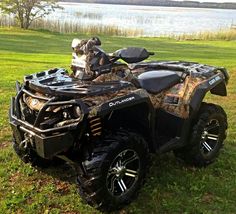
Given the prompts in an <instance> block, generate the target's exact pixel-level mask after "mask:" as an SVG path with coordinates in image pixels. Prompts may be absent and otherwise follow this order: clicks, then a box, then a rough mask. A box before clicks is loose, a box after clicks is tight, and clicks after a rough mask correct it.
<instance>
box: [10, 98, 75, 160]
mask: <svg viewBox="0 0 236 214" xmlns="http://www.w3.org/2000/svg"><path fill="white" fill-rule="evenodd" d="M14 106H15V98H12V100H11V105H10V111H9V120H10V125H11V128H12V131H13V136H14V138H15V140H16V143H18V144H21V142H22V141H24V140H25V138H26V137H27V138H28V139H30V143H31V148H32V149H34V150H35V151H36V152H37V154H38V155H39V156H41V157H43V158H52V157H53V156H55V155H56V154H58V153H60V152H63V151H66V150H68V148H70V147H71V146H72V145H73V142H74V137H73V135H72V134H71V132H70V130H73V129H75V128H76V127H75V126H69V125H68V126H64V127H60V128H50V129H40V128H38V127H35V126H33V125H31V124H29V123H28V122H26V121H23V120H21V119H20V118H19V117H17V116H16V113H15V108H14Z"/></svg>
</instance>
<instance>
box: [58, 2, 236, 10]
mask: <svg viewBox="0 0 236 214" xmlns="http://www.w3.org/2000/svg"><path fill="white" fill-rule="evenodd" d="M61 1H63V2H77V3H104V4H125V5H126V4H127V5H147V6H167V7H195V8H218V9H236V3H230V2H225V3H214V2H198V1H170V0H145V1H143V0H61ZM226 1H227V0H226Z"/></svg>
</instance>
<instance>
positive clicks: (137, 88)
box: [10, 38, 229, 210]
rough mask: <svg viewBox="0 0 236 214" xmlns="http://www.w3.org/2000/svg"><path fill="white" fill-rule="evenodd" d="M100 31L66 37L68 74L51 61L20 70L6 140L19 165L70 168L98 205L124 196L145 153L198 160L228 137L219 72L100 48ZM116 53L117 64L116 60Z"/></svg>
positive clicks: (142, 169) (141, 171) (224, 77)
mask: <svg viewBox="0 0 236 214" xmlns="http://www.w3.org/2000/svg"><path fill="white" fill-rule="evenodd" d="M100 45H101V42H100V41H99V39H98V38H93V39H91V40H88V41H87V40H83V41H79V40H74V41H73V43H72V48H73V59H72V70H73V73H72V74H71V75H69V74H68V72H67V71H66V70H65V69H61V68H55V69H51V70H47V71H43V72H40V73H36V74H31V75H28V76H25V77H24V81H23V83H22V84H20V83H18V82H17V83H16V91H17V94H16V96H15V97H13V98H12V100H11V107H10V124H11V128H12V131H13V139H14V140H13V147H14V149H15V151H16V153H17V154H18V155H19V157H20V158H21V159H22V160H23V161H24V162H30V163H31V164H32V165H34V166H40V167H42V166H48V165H49V164H51V163H55V162H56V159H63V160H65V161H67V162H68V163H70V164H71V165H73V166H74V167H75V169H76V170H77V173H78V179H77V180H78V188H79V192H80V194H81V197H82V198H83V199H85V201H87V203H89V204H90V205H92V206H96V207H97V208H99V209H102V210H114V209H118V208H121V207H122V206H124V205H126V204H128V203H130V202H131V201H132V200H133V198H134V197H135V196H136V195H137V192H138V190H139V189H140V187H141V185H142V184H143V181H144V178H145V174H146V171H147V168H148V157H149V154H150V153H157V154H160V153H164V152H169V151H174V154H175V155H176V156H177V157H178V158H181V159H182V160H184V161H185V162H186V163H188V164H192V165H194V166H200V167H202V166H206V165H208V164H210V163H212V162H213V161H214V160H215V159H216V158H217V156H218V154H219V151H220V149H221V147H222V146H223V141H224V140H225V138H226V129H227V116H226V113H225V111H224V110H223V109H222V107H220V106H218V105H215V104H209V103H204V102H203V99H204V97H205V95H206V93H207V92H211V93H212V94H216V95H220V96H226V95H227V91H226V84H227V82H228V80H229V76H228V73H227V71H226V69H224V68H220V67H214V66H208V65H203V64H198V63H192V62H182V61H155V62H141V61H143V60H145V59H147V58H148V57H149V55H151V54H152V53H149V52H148V51H147V50H146V49H144V48H134V47H131V48H125V49H121V50H118V51H116V52H114V53H113V54H106V53H105V52H104V51H103V50H102V49H100V47H99V46H100ZM119 59H122V60H123V62H119V61H118V60H119Z"/></svg>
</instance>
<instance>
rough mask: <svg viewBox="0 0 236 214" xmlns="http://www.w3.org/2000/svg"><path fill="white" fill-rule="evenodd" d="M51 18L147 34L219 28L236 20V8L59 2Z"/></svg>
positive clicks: (228, 25) (234, 22)
mask: <svg viewBox="0 0 236 214" xmlns="http://www.w3.org/2000/svg"><path fill="white" fill-rule="evenodd" d="M60 5H61V6H63V7H64V10H63V11H56V12H55V13H53V14H51V15H50V17H49V18H50V19H54V20H56V19H57V20H58V19H59V20H67V21H71V22H79V23H81V24H83V25H87V26H89V25H91V26H95V25H99V26H100V25H102V26H118V27H119V28H121V29H137V30H140V31H142V34H143V35H144V36H158V35H171V34H182V33H195V32H200V31H217V30H219V29H225V28H229V27H230V26H231V25H232V24H236V10H221V9H202V8H201V9H200V8H178V7H157V6H136V5H112V4H85V3H60Z"/></svg>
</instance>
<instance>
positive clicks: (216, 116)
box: [174, 103, 227, 167]
mask: <svg viewBox="0 0 236 214" xmlns="http://www.w3.org/2000/svg"><path fill="white" fill-rule="evenodd" d="M226 130H227V115H226V113H225V111H224V110H223V108H222V107H220V106H218V105H215V104H206V103H203V104H202V106H201V108H200V111H199V115H198V118H197V120H196V122H195V125H194V126H193V129H192V134H191V136H190V144H189V145H188V146H186V147H185V148H182V149H179V150H176V151H174V153H175V155H176V156H177V157H179V158H181V159H183V160H184V161H185V162H186V163H188V164H191V165H194V166H198V167H203V166H207V165H208V164H210V163H212V162H214V161H215V159H216V158H217V157H218V155H219V152H220V149H221V148H222V146H223V141H224V140H225V138H226Z"/></svg>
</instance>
